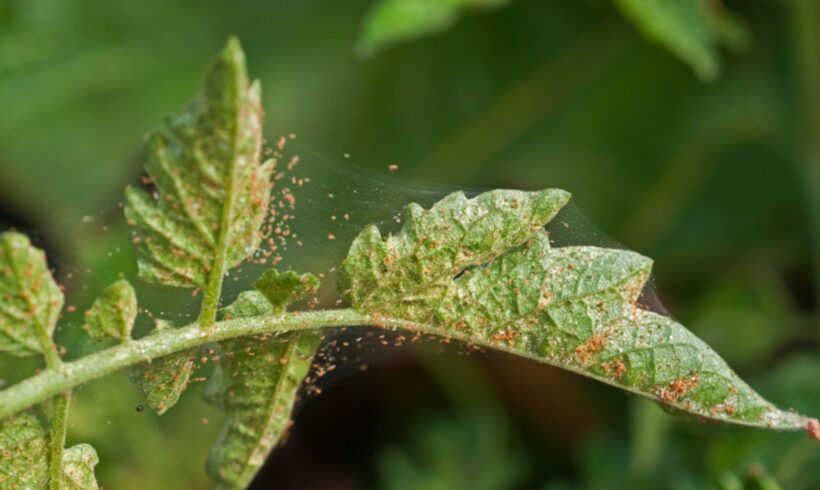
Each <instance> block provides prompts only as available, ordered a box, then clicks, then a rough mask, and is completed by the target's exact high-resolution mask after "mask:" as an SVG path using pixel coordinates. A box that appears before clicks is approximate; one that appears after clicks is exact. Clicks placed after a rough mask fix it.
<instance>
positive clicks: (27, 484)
mask: <svg viewBox="0 0 820 490" xmlns="http://www.w3.org/2000/svg"><path fill="white" fill-rule="evenodd" d="M47 478H48V442H47V440H46V432H45V430H44V429H43V427H42V425H40V421H39V420H37V417H35V416H34V415H32V414H30V413H28V412H22V413H19V414H17V415H12V416H10V417H8V418H6V419H4V420H3V421H2V422H0V488H9V489H28V488H42V487H43V486H44V485H45V483H46V480H47Z"/></svg>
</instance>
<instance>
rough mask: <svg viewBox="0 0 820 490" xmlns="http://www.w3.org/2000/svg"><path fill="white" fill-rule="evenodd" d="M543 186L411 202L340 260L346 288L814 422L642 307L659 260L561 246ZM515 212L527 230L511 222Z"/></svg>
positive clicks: (691, 405) (585, 361) (681, 391)
mask: <svg viewBox="0 0 820 490" xmlns="http://www.w3.org/2000/svg"><path fill="white" fill-rule="evenodd" d="M545 192H549V191H544V192H541V193H522V192H518V191H493V192H489V193H486V194H482V195H480V196H478V197H476V198H474V199H472V200H470V201H469V202H468V203H466V204H465V201H464V197H463V195H461V194H460V193H457V194H454V195H451V196H448V197H446V198H445V199H443V200H442V201H440V202H439V203H438V204H436V205H435V206H434V207H433V208H432V209H431V210H429V211H423V210H421V209H420V208H419V207H418V206H415V205H410V206H409V207H408V212H407V215H406V218H405V225H404V228H403V229H402V230H401V231H400V232H399V233H398V234H397V235H395V236H388V237H387V238H385V239H382V238H381V235H380V234H379V232H378V230H377V229H375V228H374V227H371V228H368V229H365V230H364V231H363V232H362V233H361V234H360V235H359V237H357V238H356V239H355V240H354V243H353V245H352V246H351V250H350V252H349V255H348V257H347V258H346V259H345V261H344V263H343V267H342V273H343V277H342V279H341V281H342V284H343V285H344V287H346V288H349V290H348V291H347V297H348V299H349V300H350V302H351V303H352V305H353V307H354V308H355V309H357V310H359V311H361V312H365V313H369V314H373V315H375V316H376V317H379V316H382V317H389V318H394V319H400V320H406V321H408V322H411V323H412V324H414V325H415V326H416V327H417V328H421V329H424V330H426V331H428V332H431V333H435V334H438V335H442V336H447V337H455V338H458V339H461V340H464V341H467V342H472V343H475V344H478V345H482V346H487V347H491V348H496V349H501V350H504V351H507V352H511V353H514V354H516V355H520V356H525V357H528V358H532V359H535V360H538V361H541V362H545V363H547V364H551V365H554V366H558V367H561V368H564V369H568V370H570V371H573V372H575V373H578V374H582V375H585V376H589V377H592V378H594V379H597V380H599V381H603V382H605V383H608V384H611V385H614V386H617V387H620V388H622V389H625V390H628V391H630V392H633V393H637V394H641V395H643V396H646V397H649V398H652V399H654V400H656V401H658V402H660V403H662V404H663V405H666V406H668V407H670V408H672V409H675V410H679V411H683V412H686V413H689V414H692V415H695V416H698V417H701V418H706V419H712V420H718V421H723V422H729V423H735V424H742V425H751V426H758V427H764V428H777V429H802V428H804V427H805V426H806V423H807V419H806V418H804V417H802V416H800V415H797V414H794V413H791V412H784V411H781V410H778V409H777V408H776V407H774V406H773V405H772V404H771V403H769V402H767V401H766V400H764V399H763V398H762V397H761V396H760V395H758V394H757V393H756V392H755V391H754V390H752V389H751V388H750V387H749V386H748V385H747V384H746V383H744V382H743V381H742V380H741V379H740V378H739V377H738V376H737V375H736V374H735V373H734V372H733V371H732V370H731V369H730V368H729V367H728V366H727V365H726V363H725V362H724V361H723V360H722V359H721V358H720V357H719V356H718V355H717V354H716V353H715V352H714V351H713V350H712V349H711V348H709V347H708V346H707V345H706V344H705V343H703V342H702V341H701V340H699V339H698V338H697V337H695V336H694V335H693V334H692V333H690V332H689V331H688V330H686V329H685V328H684V327H683V326H682V325H680V324H679V323H677V322H675V321H674V320H672V319H670V318H667V317H664V316H662V315H659V314H657V313H653V312H651V311H647V310H645V309H643V308H641V306H640V305H639V304H638V299H639V297H640V294H641V291H642V290H643V288H644V285H645V284H646V281H647V280H648V279H649V276H650V273H651V266H652V263H651V261H650V260H649V259H647V258H645V257H643V256H641V255H639V254H637V253H634V252H631V251H626V250H616V249H605V248H597V247H561V248H553V247H551V245H550V241H549V236H548V233H547V232H546V231H545V230H543V226H544V225H545V224H546V223H547V222H549V220H550V219H552V216H554V212H552V213H541V214H539V215H538V217H540V218H542V219H540V220H536V221H533V220H532V213H531V212H530V211H529V209H528V206H522V205H520V203H521V202H526V201H527V199H530V200H532V199H538V198H539V196H544V195H545ZM553 192H555V191H553ZM542 199H543V198H542ZM488 202H489V203H495V205H496V206H497V207H496V208H491V207H490V206H489V205H488V204H486V203H488ZM505 202H506V203H507V204H506V205H500V206H499V205H498V204H497V203H505ZM565 202H566V199H564V200H563V201H561V202H560V203H559V207H560V206H561V205H563V204H564V203H565ZM482 203H484V204H482ZM476 208H478V211H476ZM465 210H469V211H465ZM516 213H521V214H520V216H519V218H520V219H521V221H522V222H527V223H528V226H527V227H526V229H527V230H528V232H527V233H509V231H510V230H509V228H508V227H509V225H508V220H509V219H513V218H514V216H515V214H516ZM497 216H505V217H506V218H507V219H499V218H497ZM490 223H492V224H496V225H497V226H498V228H493V226H492V225H489V224H490ZM490 228H492V229H490ZM479 230H480V234H481V235H489V236H493V237H494V238H495V239H494V240H492V241H490V240H488V241H487V242H486V243H485V244H484V245H483V246H482V245H479V246H476V244H475V243H474V242H471V241H470V240H468V237H473V236H476V235H479ZM430 237H433V238H432V240H433V242H432V243H431V242H430V240H431V238H430ZM431 253H432V254H433V257H432V262H431V258H430V255H429V254H431Z"/></svg>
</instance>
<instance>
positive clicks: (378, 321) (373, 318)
mask: <svg viewBox="0 0 820 490" xmlns="http://www.w3.org/2000/svg"><path fill="white" fill-rule="evenodd" d="M365 325H370V326H374V327H378V328H383V329H386V330H406V331H409V332H415V333H419V334H426V335H434V336H438V337H446V338H447V339H452V340H456V341H460V342H464V343H467V344H469V345H472V346H478V347H484V348H488V349H494V350H498V351H502V352H508V353H510V354H513V355H516V356H519V357H524V358H526V359H531V360H533V361H536V362H540V363H543V364H547V365H551V366H555V367H559V368H562V369H565V370H567V371H570V372H573V373H575V374H578V375H581V376H586V377H588V378H592V379H595V380H597V381H600V382H602V383H605V384H608V385H612V386H615V387H618V388H619V389H621V390H625V391H628V392H631V393H634V394H636V395H640V396H645V397H647V398H650V399H653V400H656V401H661V399H660V398H659V397H658V396H654V395H652V394H650V393H646V392H643V391H641V390H639V389H637V388H633V387H630V386H626V385H622V384H619V383H617V382H616V381H614V380H612V379H611V378H608V377H605V376H598V375H596V374H592V373H590V372H589V371H585V370H583V369H580V368H576V367H574V366H572V365H567V364H564V363H561V362H559V361H555V360H552V359H550V358H544V357H539V356H535V355H533V354H531V353H529V352H524V351H521V350H516V349H514V348H509V347H507V346H505V345H502V344H498V343H497V342H493V341H491V340H488V339H486V338H482V337H481V336H474V335H469V334H465V333H462V332H452V331H447V330H446V329H443V328H441V327H439V326H435V325H426V324H423V323H417V322H413V321H410V320H402V319H398V318H390V317H385V316H382V315H379V314H373V315H369V314H364V313H359V312H357V311H355V310H353V309H344V310H322V311H307V312H304V311H303V312H293V313H286V314H283V315H274V316H257V317H248V318H237V319H234V320H226V321H221V322H216V323H214V324H213V326H212V327H211V328H209V329H203V328H201V327H200V326H199V324H198V323H192V324H190V325H188V326H186V327H183V328H178V329H171V330H167V331H164V332H162V333H158V334H154V335H149V336H147V337H143V338H142V339H140V340H135V341H133V342H128V343H124V344H120V345H118V346H115V347H111V348H109V349H106V350H104V351H101V352H97V353H95V354H91V355H89V356H86V357H83V358H81V359H78V360H76V361H73V362H68V363H63V365H62V368H61V370H60V371H55V370H52V369H47V370H45V371H43V372H41V373H39V374H37V375H35V376H32V377H31V378H28V379H26V380H24V381H21V382H19V383H17V384H15V385H13V386H11V387H9V388H7V389H5V390H2V391H0V420H2V419H3V418H5V417H7V416H9V415H12V414H14V413H17V412H19V411H21V410H25V409H26V408H29V407H31V406H33V405H36V404H38V403H41V402H43V401H45V400H48V399H49V398H51V397H53V396H55V395H57V394H59V393H61V392H64V391H67V390H70V389H71V388H73V387H75V386H78V385H80V384H83V383H85V382H88V381H92V380H94V379H97V378H101V377H103V376H105V375H108V374H111V373H113V372H115V371H118V370H120V369H123V368H126V367H129V366H133V365H135V364H139V363H143V362H149V361H151V360H152V359H156V358H159V357H163V356H166V355H168V354H173V353H174V352H179V351H181V350H186V349H190V348H193V347H198V346H201V345H204V344H209V343H211V342H219V341H222V340H226V339H230V338H235V337H246V336H253V335H260V334H282V333H286V332H293V331H297V330H319V329H323V328H333V327H348V326H365ZM664 403H665V404H666V405H669V406H670V407H672V408H678V409H681V410H686V406H684V405H678V404H676V403H674V402H669V401H664ZM701 417H702V418H704V419H712V420H715V421H717V422H724V423H730V424H733V425H741V426H749V427H758V428H767V429H771V430H805V429H806V427H807V424H808V423H809V420H810V419H807V418H805V417H803V416H800V415H795V416H793V417H790V418H788V419H784V420H781V421H780V422H779V423H778V424H771V423H767V424H765V425H763V424H761V423H755V422H745V421H741V420H730V419H725V418H721V417H712V416H709V415H701Z"/></svg>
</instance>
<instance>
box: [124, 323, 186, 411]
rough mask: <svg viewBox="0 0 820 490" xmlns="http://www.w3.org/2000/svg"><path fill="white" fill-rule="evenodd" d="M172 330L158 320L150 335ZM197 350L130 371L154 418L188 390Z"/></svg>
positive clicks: (153, 361)
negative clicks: (154, 415) (154, 414)
mask: <svg viewBox="0 0 820 490" xmlns="http://www.w3.org/2000/svg"><path fill="white" fill-rule="evenodd" d="M172 328H175V327H174V326H173V325H172V324H171V323H170V322H167V321H163V320H160V321H158V322H157V326H156V328H155V329H154V332H152V335H155V334H158V333H161V332H163V331H165V330H168V329H172ZM197 350H198V349H197V348H196V347H194V348H191V349H188V350H184V351H180V352H176V353H174V354H169V355H167V356H163V357H160V358H158V359H154V360H152V361H151V362H147V363H144V364H140V365H139V366H136V367H135V368H134V379H135V381H136V382H137V384H138V385H139V387H140V389H141V390H142V394H143V395H144V396H145V400H146V401H147V402H148V406H149V407H151V409H152V410H153V411H155V412H156V413H157V414H158V415H162V414H164V413H165V412H167V411H168V410H169V409H170V408H171V407H173V406H174V405H176V403H177V402H178V401H179V397H180V396H182V393H183V392H184V391H185V390H186V389H187V388H188V381H189V379H190V377H191V373H193V372H194V369H195V367H196V365H195V363H194V357H195V356H196V353H197Z"/></svg>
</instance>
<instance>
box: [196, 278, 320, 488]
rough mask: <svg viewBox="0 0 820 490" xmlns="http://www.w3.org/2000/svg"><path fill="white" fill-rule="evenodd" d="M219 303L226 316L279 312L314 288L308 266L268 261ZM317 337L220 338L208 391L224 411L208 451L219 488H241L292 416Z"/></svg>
mask: <svg viewBox="0 0 820 490" xmlns="http://www.w3.org/2000/svg"><path fill="white" fill-rule="evenodd" d="M255 286H256V287H257V289H259V290H260V291H261V292H260V291H248V292H245V293H243V294H241V295H240V296H239V298H238V299H237V301H236V302H235V303H234V304H232V305H230V306H229V307H227V308H223V309H222V313H223V316H225V317H241V316H255V315H260V314H268V315H269V314H281V313H283V312H284V311H285V308H286V307H287V305H289V304H290V303H292V302H294V301H296V300H298V299H299V298H301V297H302V296H304V295H306V294H311V293H313V292H315V291H316V288H318V286H319V279H318V278H317V277H316V276H313V275H312V274H301V275H300V274H297V273H295V272H292V271H288V272H284V273H282V272H279V271H277V270H276V269H270V270H268V271H267V272H265V273H264V274H262V276H260V278H259V279H258V280H257V281H256V284H255ZM320 341H321V337H320V336H319V335H318V334H316V333H314V332H293V333H289V334H286V335H280V336H274V337H271V336H264V337H261V338H240V339H234V340H230V341H227V342H223V343H222V355H221V356H220V364H219V366H218V370H217V371H216V372H215V375H214V376H213V377H212V379H211V382H210V383H209V384H208V386H206V392H205V397H206V399H207V400H208V401H211V402H213V403H216V404H218V405H220V406H221V407H222V408H224V409H225V411H226V412H227V420H226V421H225V424H224V425H223V427H222V432H221V434H220V436H219V439H218V440H217V442H216V444H215V445H214V447H213V449H212V450H211V453H210V455H209V457H208V462H207V469H208V474H209V475H211V477H212V478H213V479H214V480H215V481H217V482H218V483H219V488H245V487H247V486H248V485H249V484H250V482H251V480H253V477H254V475H256V473H257V472H258V471H259V468H261V466H262V465H263V464H264V462H265V459H266V458H267V455H268V453H270V451H271V449H272V448H273V447H274V446H275V445H276V443H277V442H278V441H279V439H280V438H281V437H282V435H283V434H284V432H285V431H286V430H287V428H288V426H289V423H290V416H291V410H292V409H293V406H294V404H295V403H296V400H297V393H298V389H299V386H300V385H301V384H302V380H303V379H304V377H305V376H306V375H307V372H308V371H309V369H310V365H311V361H312V359H313V357H314V355H315V354H316V349H317V348H318V347H319V343H320Z"/></svg>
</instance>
